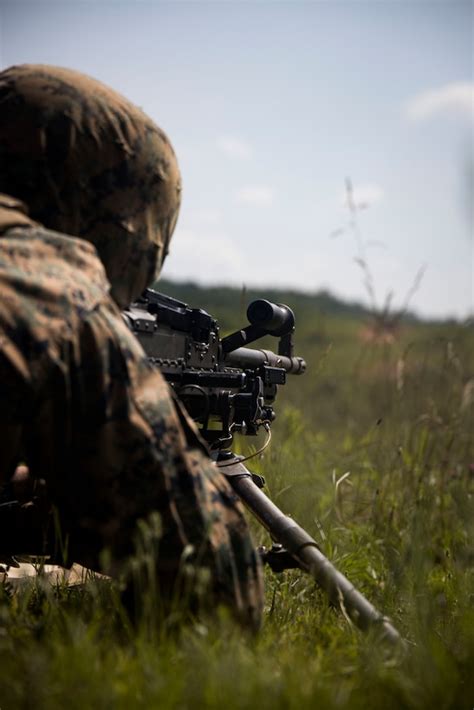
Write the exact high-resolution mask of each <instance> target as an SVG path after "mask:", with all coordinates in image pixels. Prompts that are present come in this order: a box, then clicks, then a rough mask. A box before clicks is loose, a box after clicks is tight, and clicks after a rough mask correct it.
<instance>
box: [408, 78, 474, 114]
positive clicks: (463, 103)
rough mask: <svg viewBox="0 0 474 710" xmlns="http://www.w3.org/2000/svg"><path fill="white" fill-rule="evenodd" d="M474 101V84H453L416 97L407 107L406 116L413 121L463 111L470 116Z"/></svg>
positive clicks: (461, 82)
mask: <svg viewBox="0 0 474 710" xmlns="http://www.w3.org/2000/svg"><path fill="white" fill-rule="evenodd" d="M473 99H474V84H473V83H472V82H469V81H458V82H453V83H451V84H446V85H445V86H440V87H438V88H437V89H430V90H428V91H423V92H421V93H420V94H418V95H417V96H414V97H413V98H412V99H411V100H410V101H408V103H407V104H406V106H405V115H406V116H407V118H409V119H410V120H411V121H423V120H424V119H426V118H431V116H434V115H435V114H437V113H442V112H444V111H462V112H463V113H467V114H469V113H472V111H473V108H474V102H473Z"/></svg>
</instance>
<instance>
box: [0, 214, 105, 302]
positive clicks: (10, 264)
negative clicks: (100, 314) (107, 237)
mask: <svg viewBox="0 0 474 710" xmlns="http://www.w3.org/2000/svg"><path fill="white" fill-rule="evenodd" d="M2 277H3V278H2ZM12 277H13V278H15V280H16V281H17V286H19V288H20V290H21V286H22V284H23V285H24V286H25V289H26V290H28V291H29V290H30V289H31V287H33V286H36V294H37V297H39V298H41V294H42V293H43V294H44V296H45V297H46V296H47V294H48V293H51V295H53V296H54V295H56V296H57V297H59V300H64V299H65V298H67V299H68V300H71V301H76V300H79V301H82V305H83V306H84V307H87V306H88V307H90V308H93V307H94V304H96V303H97V302H99V301H101V300H103V299H104V298H105V297H108V294H109V290H110V285H109V282H108V279H107V276H106V274H105V269H104V267H103V265H102V262H101V261H100V259H99V257H98V255H97V252H96V250H95V247H94V246H93V245H92V244H90V242H87V241H85V240H84V239H80V238H78V237H74V236H71V235H67V234H62V233H60V232H55V231H53V230H50V229H46V228H45V227H43V226H41V225H36V224H33V225H25V226H16V227H12V228H11V229H8V230H7V231H6V232H4V233H3V235H2V236H1V237H0V278H2V280H7V281H8V279H9V278H12Z"/></svg>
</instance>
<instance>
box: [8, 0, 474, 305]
mask: <svg viewBox="0 0 474 710" xmlns="http://www.w3.org/2000/svg"><path fill="white" fill-rule="evenodd" d="M23 62H35V63H46V64H57V65H61V66H67V67H71V68H75V69H78V70H80V71H83V72H86V73H88V74H90V75H92V76H94V77H96V78H98V79H101V80H102V81H105V82H106V83H108V84H110V85H111V86H113V87H114V88H116V89H117V90H119V91H121V92H122V93H124V94H125V95H127V96H128V97H129V98H130V99H131V100H132V101H134V102H135V103H136V104H138V105H139V106H141V107H142V108H143V109H144V110H145V111H146V112H147V113H148V114H149V115H150V116H152V117H153V118H154V119H155V120H156V121H157V122H158V123H159V124H160V125H161V126H162V127H163V128H164V129H165V130H166V131H167V133H168V135H169V136H170V138H171V140H172V142H173V144H174V146H175V148H176V152H177V154H178V159H179V162H180V166H181V171H182V174H183V187H184V200H183V207H182V212H181V216H180V219H179V222H178V228H177V231H176V234H175V237H174V239H173V243H172V249H171V253H170V256H169V258H168V261H167V263H166V265H165V269H164V275H166V276H168V277H174V278H177V279H185V278H191V277H192V278H194V280H198V281H200V282H202V283H232V284H236V285H238V286H240V285H242V284H243V283H245V284H246V285H247V286H248V285H258V286H268V285H278V286H292V287H296V288H299V289H302V290H309V291H313V290H317V289H320V288H328V289H329V290H331V291H332V292H334V293H335V294H337V295H340V296H343V297H345V298H355V299H358V300H367V295H366V292H365V289H364V286H363V284H362V274H361V269H360V267H359V266H358V265H357V263H356V262H355V260H354V258H355V257H356V256H357V254H358V246H357V244H356V240H355V237H354V234H353V232H352V231H351V229H348V228H347V224H348V221H349V213H348V210H347V206H346V205H345V187H344V186H345V179H346V177H350V179H351V181H352V183H353V185H354V195H355V200H356V202H357V203H358V204H363V205H365V206H366V208H365V209H362V210H360V211H359V212H358V215H357V221H358V227H359V231H360V234H361V237H362V239H363V242H364V245H365V255H366V258H367V261H368V263H369V266H370V269H371V271H372V273H373V278H374V282H375V291H376V297H377V300H378V302H379V304H380V303H382V302H383V300H384V298H385V297H386V294H387V293H388V292H389V291H393V292H394V303H395V305H399V304H400V303H401V302H402V301H403V300H404V297H405V295H406V293H407V291H408V290H409V289H410V286H411V285H412V283H413V280H414V278H415V275H416V273H417V272H418V270H419V269H420V267H422V266H426V271H425V273H424V276H423V278H422V280H421V284H420V287H419V289H418V291H417V292H416V294H415V295H414V297H413V300H412V307H413V308H414V309H415V310H416V311H417V312H419V313H420V314H422V315H426V316H447V315H456V316H458V317H464V316H466V315H467V314H468V313H470V312H472V310H473V224H472V219H473V218H472V207H471V204H472V203H471V200H472V188H473V186H472V172H471V177H470V169H471V170H472V164H473V161H474V156H473V111H472V109H473V105H472V104H473V81H474V79H473V5H472V3H471V2H452V1H448V0H446V1H445V0H436V1H434V2H431V1H430V0H423V1H422V2H412V1H405V0H378V1H376V0H372V1H370V2H365V1H359V0H348V1H345V2H342V1H340V2H338V1H337V0H333V1H331V2H329V1H328V2H308V1H306V2H299V1H298V0H296V1H292V2H285V1H278V2H277V1H271V0H261V1H257V0H255V1H252V0H249V1H246V2H234V1H232V0H222V1H221V2H203V1H201V0H197V1H194V2H186V1H179V0H178V1H175V2H160V1H158V0H156V1H155V2H147V1H145V0H135V2H133V1H130V0H129V1H128V2H118V1H116V0H108V1H106V2H105V1H101V0H96V1H95V2H92V1H91V2H89V1H87V0H84V1H82V2H81V1H78V0H75V1H73V0H71V1H69V2H68V1H67V0H62V1H61V2H59V1H58V2H43V1H42V0H36V2H34V3H29V2H24V1H23V0H16V1H15V2H8V1H5V0H0V65H1V67H6V66H9V65H11V64H18V63H23ZM470 166H471V167H470ZM341 230H342V231H341Z"/></svg>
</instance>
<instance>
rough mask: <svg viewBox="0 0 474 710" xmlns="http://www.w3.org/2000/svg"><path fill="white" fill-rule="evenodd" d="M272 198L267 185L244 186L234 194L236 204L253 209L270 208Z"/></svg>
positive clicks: (271, 189) (272, 191)
mask: <svg viewBox="0 0 474 710" xmlns="http://www.w3.org/2000/svg"><path fill="white" fill-rule="evenodd" d="M274 196H275V194H274V190H273V188H272V187H269V186H268V185H244V186H243V187H241V188H240V189H239V190H237V192H236V193H235V198H236V200H237V202H241V203H244V204H247V205H254V206H255V207H271V205H273V201H274Z"/></svg>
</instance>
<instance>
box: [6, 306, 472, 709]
mask: <svg viewBox="0 0 474 710" xmlns="http://www.w3.org/2000/svg"><path fill="white" fill-rule="evenodd" d="M362 328H363V322H362V320H361V318H360V317H359V316H344V315H340V316H331V317H329V316H328V317H326V318H325V319H324V322H323V323H321V320H319V319H312V318H311V317H310V314H309V313H307V314H306V316H305V317H303V319H300V324H299V328H298V339H297V345H298V347H297V350H298V352H300V353H301V354H304V356H305V357H306V359H307V361H308V365H309V368H308V373H307V374H306V375H305V376H304V377H303V378H297V377H295V378H289V379H290V382H289V383H288V386H287V387H286V388H285V389H284V391H282V392H281V393H280V395H279V398H278V401H277V411H278V420H277V422H276V423H275V425H274V427H273V442H272V445H271V447H270V449H269V450H268V452H267V453H266V454H265V456H264V458H262V459H254V465H253V466H252V468H253V469H254V470H255V471H258V472H260V473H263V474H264V475H265V477H266V479H267V484H268V486H267V490H268V492H269V494H270V495H271V497H272V498H273V499H274V500H275V502H276V503H277V504H278V505H279V507H281V508H282V509H283V510H284V511H285V512H288V513H291V514H292V515H293V517H295V519H296V520H297V521H298V522H299V523H300V524H302V525H303V526H304V527H306V528H307V530H308V531H309V532H310V533H311V534H312V535H313V536H314V537H315V538H316V539H317V540H318V542H320V543H321V546H322V547H323V549H324V551H325V552H326V554H327V555H328V556H329V557H330V558H331V559H332V560H333V561H334V562H335V563H336V564H337V565H338V567H339V568H340V569H341V571H343V572H344V573H345V574H346V575H347V576H348V577H349V578H350V579H351V581H353V582H354V583H355V585H356V586H357V587H359V588H360V589H361V591H363V592H364V593H365V594H366V596H368V598H369V599H370V600H371V601H372V602H373V603H374V604H376V605H377V606H378V607H379V608H380V609H381V610H382V611H383V612H384V613H386V614H388V615H389V616H390V617H391V618H392V620H393V621H394V623H395V624H396V626H397V627H398V628H399V630H400V631H401V632H402V634H403V635H404V637H405V638H406V639H407V641H408V643H407V648H408V650H407V652H406V654H405V655H393V654H390V653H388V652H387V651H386V649H384V647H383V646H381V645H380V643H379V642H378V641H377V639H375V638H374V637H372V636H364V635H362V634H360V633H359V632H358V631H356V630H354V629H353V628H351V627H350V626H349V625H348V623H347V622H346V621H345V619H344V618H343V617H342V615H341V614H339V613H338V612H337V611H336V610H335V609H333V608H331V607H329V606H328V604H327V602H326V599H325V598H324V595H323V594H322V593H321V592H320V591H319V590H318V589H317V588H316V587H315V585H314V583H313V582H312V581H311V580H310V579H308V578H307V577H305V576H304V575H302V574H301V573H299V572H297V571H291V572H287V573H284V574H283V575H280V576H276V575H273V574H272V573H271V572H270V571H268V572H267V573H266V612H265V621H264V626H263V629H262V631H261V633H260V634H259V635H258V636H257V637H251V636H247V635H246V634H245V633H243V632H242V631H241V630H240V629H239V628H236V627H235V626H234V625H233V624H232V623H231V621H230V620H229V619H228V618H227V617H226V615H225V614H224V613H219V614H218V615H217V617H216V618H214V619H212V620H210V619H201V620H200V621H199V622H196V623H195V624H190V625H188V626H186V627H184V628H182V629H181V630H180V631H177V630H176V629H173V630H170V629H167V628H165V627H161V628H159V629H157V628H156V627H155V626H154V625H150V624H147V623H146V621H147V620H146V619H145V620H144V624H143V627H142V628H140V629H138V630H136V629H135V630H134V629H131V628H130V627H129V626H128V625H127V623H125V622H124V619H123V615H122V613H121V609H120V605H119V603H118V601H117V592H116V590H115V589H114V587H113V585H111V584H109V583H107V582H104V581H98V580H91V581H90V582H88V584H87V585H86V587H85V588H84V589H82V590H79V589H74V588H72V589H71V588H69V589H68V588H65V587H58V588H56V589H54V588H51V587H50V586H48V585H47V584H45V583H43V582H42V581H41V580H39V581H37V582H35V583H33V584H32V585H31V586H30V587H29V588H28V589H26V590H24V591H23V592H22V593H21V594H12V593H11V590H10V589H9V588H8V586H6V587H4V588H3V590H1V591H2V598H1V600H0V708H1V709H2V710H6V709H7V708H29V707H32V708H33V707H34V708H63V707H69V708H76V707H77V708H79V707H81V708H84V707H86V708H88V707H91V708H92V707H93V708H122V707H123V708H201V707H209V708H225V709H226V710H227V709H228V710H231V709H233V708H257V709H258V710H260V709H262V710H263V709H264V708H295V709H296V708H302V707H311V708H364V710H369V709H371V708H374V709H376V708H389V709H391V708H394V709H395V708H397V709H398V708H437V709H438V708H456V709H457V708H466V709H467V710H470V709H471V708H472V707H473V706H474V672H473V671H474V571H473V568H474V565H473V562H474V545H473V539H474V536H473V532H474V529H473V528H474V516H473V512H474V511H473V507H474V506H473V500H474V499H473V494H474V445H473V437H472V433H473V432H472V423H473V414H474V335H473V331H472V329H470V328H469V326H467V325H464V326H463V325H457V324H452V323H451V324H444V325H443V324H432V325H430V324H423V323H410V324H406V325H405V326H403V327H402V329H401V331H400V333H399V334H398V337H397V339H396V341H395V342H394V343H392V344H391V345H377V344H375V343H368V342H367V341H364V340H362V339H361V331H362ZM253 444H255V442H253ZM248 447H249V443H248V442H243V443H242V449H245V450H248ZM345 474H347V475H345ZM344 475H345V477H344V478H343V476H344ZM252 529H253V531H254V535H255V538H256V542H259V543H260V542H267V544H268V540H267V539H266V536H265V534H264V533H263V532H262V531H261V529H260V528H259V527H258V526H257V524H252Z"/></svg>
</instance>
